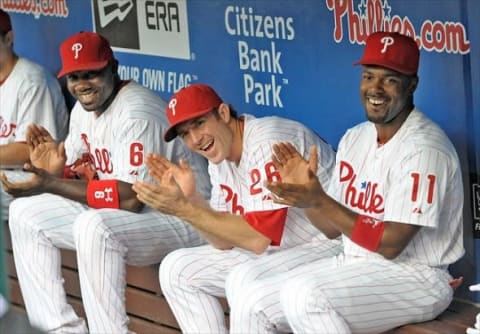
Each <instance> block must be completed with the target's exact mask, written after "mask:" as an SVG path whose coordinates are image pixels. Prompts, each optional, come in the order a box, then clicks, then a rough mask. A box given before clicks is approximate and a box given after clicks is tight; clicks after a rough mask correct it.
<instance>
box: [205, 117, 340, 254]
mask: <svg viewBox="0 0 480 334" xmlns="http://www.w3.org/2000/svg"><path fill="white" fill-rule="evenodd" d="M243 116H244V117H245V123H244V137H243V148H242V149H243V151H242V157H241V159H240V163H239V164H238V166H236V164H235V163H234V162H230V161H227V160H224V161H222V162H221V163H219V164H213V163H209V167H208V171H209V173H210V180H211V182H212V197H211V200H210V205H211V207H212V208H213V209H215V210H218V211H223V212H231V213H233V214H244V213H247V212H253V211H266V210H274V209H279V208H283V207H285V206H283V205H279V204H275V203H273V201H272V200H271V199H270V196H269V194H270V192H269V191H268V189H266V188H264V186H263V183H264V181H265V180H275V179H277V180H278V172H277V171H276V169H275V167H274V165H273V162H272V159H271V157H272V146H273V144H276V143H279V142H282V141H283V142H285V141H288V142H291V143H292V144H294V145H295V147H296V148H297V150H298V151H299V152H301V154H303V156H304V157H308V150H309V148H310V146H311V145H313V144H315V145H317V147H318V155H319V168H318V172H317V175H318V177H319V179H320V181H321V182H322V184H328V182H329V180H330V175H331V171H332V169H333V165H334V163H335V153H334V151H333V149H332V147H331V146H330V145H328V144H327V143H326V142H325V141H323V140H322V139H321V138H320V137H319V136H318V135H316V134H315V133H314V132H313V131H311V130H309V129H308V128H306V127H305V126H304V125H302V124H300V123H298V122H295V121H292V120H287V119H284V118H279V117H263V118H254V117H253V116H251V115H243ZM315 237H316V238H321V239H326V238H325V237H324V236H323V235H322V234H321V233H320V232H319V231H318V229H317V228H315V227H314V226H313V225H312V224H311V223H310V222H309V220H308V218H307V217H306V216H305V214H304V212H303V210H302V209H298V208H289V209H288V214H287V220H286V224H285V230H284V232H283V236H282V241H281V244H280V247H291V246H294V245H297V244H300V243H305V242H307V241H310V240H312V239H313V238H315Z"/></svg>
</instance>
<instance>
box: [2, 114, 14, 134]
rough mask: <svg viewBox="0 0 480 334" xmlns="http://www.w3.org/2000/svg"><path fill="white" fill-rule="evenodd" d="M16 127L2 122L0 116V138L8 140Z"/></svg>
mask: <svg viewBox="0 0 480 334" xmlns="http://www.w3.org/2000/svg"><path fill="white" fill-rule="evenodd" d="M16 127H17V125H16V124H13V123H7V122H5V121H4V120H3V117H2V116H0V138H8V137H10V136H12V135H13V133H14V132H15V128H16Z"/></svg>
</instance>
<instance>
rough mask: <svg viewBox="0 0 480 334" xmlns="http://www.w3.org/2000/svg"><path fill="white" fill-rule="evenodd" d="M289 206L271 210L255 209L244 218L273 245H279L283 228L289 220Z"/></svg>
mask: <svg viewBox="0 0 480 334" xmlns="http://www.w3.org/2000/svg"><path fill="white" fill-rule="evenodd" d="M287 212H288V208H282V209H277V210H269V211H254V212H248V213H246V214H244V215H243V218H244V219H245V220H246V221H247V222H248V224H250V226H252V227H253V228H254V229H255V230H256V231H258V232H260V233H261V234H263V235H264V236H266V237H267V238H269V239H270V240H271V241H272V242H271V245H273V246H279V245H280V242H281V241H282V234H283V229H284V227H285V222H286V220H287Z"/></svg>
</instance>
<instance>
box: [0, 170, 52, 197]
mask: <svg viewBox="0 0 480 334" xmlns="http://www.w3.org/2000/svg"><path fill="white" fill-rule="evenodd" d="M23 169H24V170H25V171H27V172H31V173H33V174H32V176H31V177H30V179H29V180H27V181H24V182H18V183H12V182H10V181H9V180H8V179H7V177H6V176H5V174H4V173H1V174H0V181H1V182H2V184H3V189H4V190H5V191H6V192H7V193H9V194H10V195H12V196H13V197H25V196H32V195H37V194H41V193H43V192H45V186H46V184H47V183H48V182H49V181H51V178H52V176H51V175H50V174H48V173H47V172H46V171H45V170H43V169H39V168H36V167H34V166H32V165H31V164H25V166H24V168H23Z"/></svg>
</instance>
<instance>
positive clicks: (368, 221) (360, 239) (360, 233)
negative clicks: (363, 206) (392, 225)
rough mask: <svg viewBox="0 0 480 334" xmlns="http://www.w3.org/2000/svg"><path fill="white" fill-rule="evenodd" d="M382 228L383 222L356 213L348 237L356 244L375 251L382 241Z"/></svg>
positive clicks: (383, 228) (383, 226) (383, 227)
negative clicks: (356, 215) (350, 233)
mask: <svg viewBox="0 0 480 334" xmlns="http://www.w3.org/2000/svg"><path fill="white" fill-rule="evenodd" d="M384 230H385V223H384V222H383V221H381V220H378V219H375V218H372V217H369V216H362V215H358V217H357V220H356V221H355V225H354V226H353V230H352V235H351V238H350V239H351V240H352V241H353V242H354V243H356V244H357V245H359V246H362V247H363V248H366V249H368V250H370V251H372V252H375V251H376V250H377V249H378V246H379V245H380V242H381V241H382V236H383V231H384Z"/></svg>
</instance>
